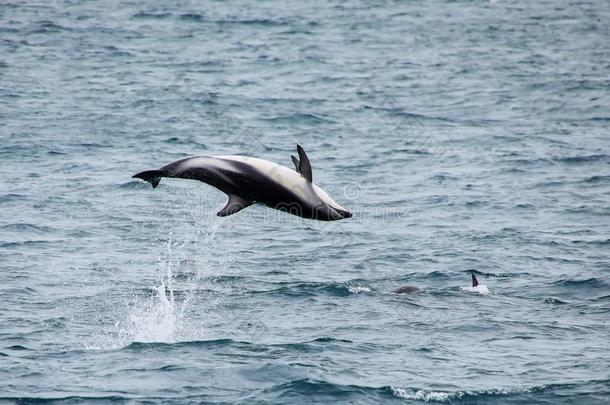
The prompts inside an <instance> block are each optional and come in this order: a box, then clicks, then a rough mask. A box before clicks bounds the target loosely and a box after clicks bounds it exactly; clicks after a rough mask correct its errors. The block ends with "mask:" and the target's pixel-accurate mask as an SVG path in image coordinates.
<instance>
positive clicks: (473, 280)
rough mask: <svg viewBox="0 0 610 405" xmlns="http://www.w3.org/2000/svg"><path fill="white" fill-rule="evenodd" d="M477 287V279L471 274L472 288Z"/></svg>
mask: <svg viewBox="0 0 610 405" xmlns="http://www.w3.org/2000/svg"><path fill="white" fill-rule="evenodd" d="M478 285H479V280H477V277H476V276H475V275H474V274H473V275H472V286H473V287H476V286H478Z"/></svg>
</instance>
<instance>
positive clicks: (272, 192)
mask: <svg viewBox="0 0 610 405" xmlns="http://www.w3.org/2000/svg"><path fill="white" fill-rule="evenodd" d="M297 151H298V154H299V158H298V159H297V158H296V157H295V156H291V158H292V161H293V163H294V165H295V169H296V171H292V170H291V169H289V168H287V167H285V166H281V165H278V164H276V163H272V162H269V161H267V160H263V159H257V158H253V157H248V156H196V157H190V158H186V159H181V160H177V161H175V162H173V163H170V164H168V165H166V166H163V167H162V168H160V169H157V170H146V171H144V172H141V173H138V174H135V175H134V176H132V177H134V178H138V179H142V180H146V181H148V182H149V183H150V184H152V186H153V188H155V187H157V186H158V185H159V181H160V180H161V178H162V177H171V178H180V179H191V180H199V181H202V182H204V183H206V184H209V185H211V186H213V187H216V188H217V189H219V190H220V191H222V192H224V193H226V194H227V195H228V196H229V202H228V203H227V205H226V206H225V207H224V208H223V209H222V210H220V211H219V212H218V213H217V215H218V216H219V217H225V216H227V215H231V214H235V213H236V212H239V211H241V210H242V209H244V208H246V207H249V206H250V205H252V204H254V203H258V204H263V205H266V206H267V207H270V208H275V209H278V210H280V211H286V212H288V213H290V214H293V215H297V216H299V217H303V218H308V219H317V220H320V221H336V220H339V219H344V218H350V217H351V216H352V214H351V213H350V212H349V211H348V210H346V209H345V208H343V207H342V206H341V205H339V204H337V203H336V202H335V200H333V199H332V198H331V197H330V196H329V195H328V194H326V192H324V190H322V189H321V188H320V187H318V186H316V185H315V184H314V183H313V181H312V173H311V164H310V163H309V158H308V157H307V155H306V154H305V150H303V148H302V147H301V146H300V145H297Z"/></svg>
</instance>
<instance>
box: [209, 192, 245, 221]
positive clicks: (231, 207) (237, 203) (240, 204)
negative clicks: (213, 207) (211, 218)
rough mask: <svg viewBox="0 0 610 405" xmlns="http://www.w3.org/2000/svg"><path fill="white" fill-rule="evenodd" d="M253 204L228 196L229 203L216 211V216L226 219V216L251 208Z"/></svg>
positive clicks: (243, 199) (231, 195)
mask: <svg viewBox="0 0 610 405" xmlns="http://www.w3.org/2000/svg"><path fill="white" fill-rule="evenodd" d="M253 203H254V202H253V201H248V200H246V199H245V198H242V197H240V196H238V195H235V194H230V195H229V202H227V205H225V207H224V208H223V209H221V210H220V211H218V213H217V214H216V215H218V216H219V217H226V216H228V215H232V214H235V213H236V212H239V211H241V210H243V209H244V208H246V207H249V206H251V205H252V204H253Z"/></svg>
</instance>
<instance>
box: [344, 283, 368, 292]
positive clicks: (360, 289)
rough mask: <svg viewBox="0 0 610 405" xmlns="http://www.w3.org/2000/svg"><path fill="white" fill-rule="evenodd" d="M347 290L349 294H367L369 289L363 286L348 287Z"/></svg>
mask: <svg viewBox="0 0 610 405" xmlns="http://www.w3.org/2000/svg"><path fill="white" fill-rule="evenodd" d="M347 290H348V291H349V292H350V293H351V294H360V293H369V292H371V289H370V288H369V287H367V286H365V285H348V286H347Z"/></svg>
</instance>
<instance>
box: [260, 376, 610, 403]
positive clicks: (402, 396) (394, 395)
mask: <svg viewBox="0 0 610 405" xmlns="http://www.w3.org/2000/svg"><path fill="white" fill-rule="evenodd" d="M597 386H601V387H597ZM584 387H586V388H585V389H583V388H584ZM595 388H598V389H601V391H602V392H607V391H608V381H607V380H601V381H587V382H581V383H575V384H573V383H568V384H549V385H538V386H532V387H523V388H521V387H519V388H497V389H487V390H458V391H441V390H439V391H436V390H430V389H419V388H403V387H395V386H382V387H370V386H363V385H345V384H336V383H331V382H328V381H321V380H310V379H299V380H293V381H290V382H287V383H283V384H279V385H276V386H274V387H272V388H269V389H266V390H265V391H264V394H266V395H265V396H266V397H267V398H265V399H267V400H272V401H273V400H274V399H275V400H277V401H278V402H286V401H298V400H306V401H308V402H317V401H341V402H350V401H358V402H367V401H370V402H373V403H376V402H387V401H391V400H409V401H414V402H424V403H456V402H459V403H473V402H477V403H478V402H479V401H482V402H484V403H504V402H505V401H506V400H507V399H508V398H511V400H516V401H518V402H524V403H532V402H540V401H542V402H543V403H549V404H553V403H556V402H557V401H558V400H559V399H560V398H565V395H569V394H572V395H575V397H578V399H579V400H578V401H576V402H582V401H585V402H586V401H587V399H588V400H592V399H595V398H598V400H599V399H601V398H603V395H602V394H601V393H600V392H597V391H596V390H595ZM599 403H602V402H599Z"/></svg>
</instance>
